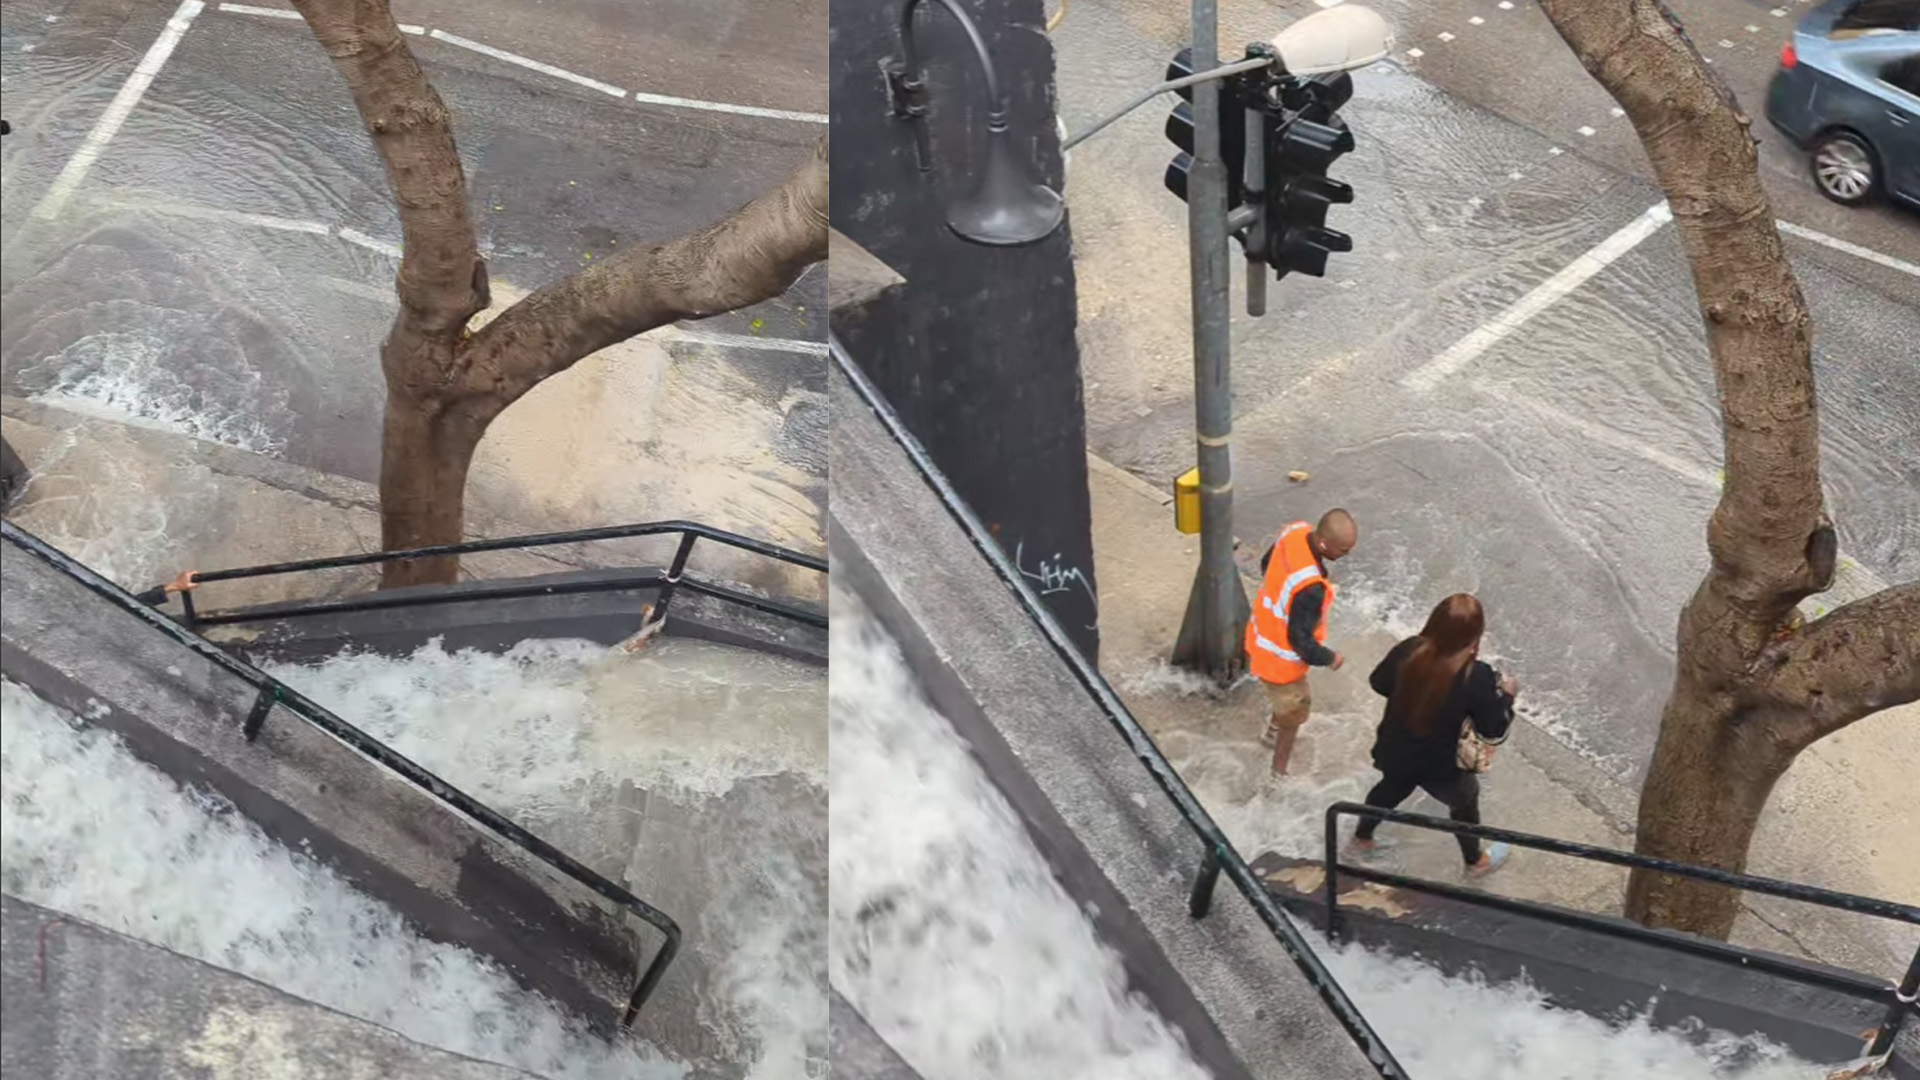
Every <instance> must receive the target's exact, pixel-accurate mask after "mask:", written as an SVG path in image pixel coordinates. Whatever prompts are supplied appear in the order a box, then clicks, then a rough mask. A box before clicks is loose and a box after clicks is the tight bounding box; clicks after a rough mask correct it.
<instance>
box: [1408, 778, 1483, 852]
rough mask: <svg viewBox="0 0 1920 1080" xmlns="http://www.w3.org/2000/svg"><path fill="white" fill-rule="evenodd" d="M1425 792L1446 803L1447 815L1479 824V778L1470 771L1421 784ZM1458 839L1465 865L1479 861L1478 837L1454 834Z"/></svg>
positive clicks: (1462, 822)
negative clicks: (1435, 781) (1465, 861)
mask: <svg viewBox="0 0 1920 1080" xmlns="http://www.w3.org/2000/svg"><path fill="white" fill-rule="evenodd" d="M1420 786H1421V787H1423V788H1425V789H1427V794H1429V795H1431V796H1433V797H1434V798H1436V799H1439V800H1440V801H1441V802H1443V803H1446V804H1447V812H1448V816H1450V817H1452V818H1453V820H1455V821H1458V822H1460V823H1461V824H1463V825H1478V824H1480V778H1479V777H1477V776H1475V775H1474V774H1472V773H1470V772H1462V773H1455V774H1454V775H1453V776H1452V777H1451V778H1449V779H1447V780H1442V781H1439V782H1437V783H1428V784H1421V785H1420ZM1454 839H1456V840H1458V841H1460V857H1461V858H1463V859H1465V860H1467V865H1468V866H1472V865H1473V864H1475V863H1477V862H1479V861H1480V838H1479V837H1476V836H1455V837H1454Z"/></svg>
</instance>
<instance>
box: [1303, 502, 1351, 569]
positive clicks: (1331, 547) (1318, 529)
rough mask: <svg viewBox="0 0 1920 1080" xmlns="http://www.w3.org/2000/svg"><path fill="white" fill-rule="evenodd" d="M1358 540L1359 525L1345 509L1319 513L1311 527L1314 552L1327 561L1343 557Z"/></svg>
mask: <svg viewBox="0 0 1920 1080" xmlns="http://www.w3.org/2000/svg"><path fill="white" fill-rule="evenodd" d="M1359 540H1360V526H1358V525H1355V524H1354V523H1353V515H1352V514H1349V513H1347V512H1346V511H1345V510H1329V511H1327V512H1326V513H1324V514H1322V515H1320V524H1318V525H1316V526H1314V529H1313V547H1314V554H1316V555H1319V556H1320V557H1321V558H1323V559H1326V560H1328V561H1332V560H1334V559H1339V558H1342V557H1344V556H1345V555H1346V554H1347V552H1349V551H1352V550H1353V545H1354V544H1356V543H1358V542H1359Z"/></svg>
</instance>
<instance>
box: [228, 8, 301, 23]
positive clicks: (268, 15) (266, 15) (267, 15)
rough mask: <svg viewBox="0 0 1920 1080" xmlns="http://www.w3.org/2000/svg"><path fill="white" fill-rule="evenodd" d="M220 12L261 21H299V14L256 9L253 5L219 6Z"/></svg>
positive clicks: (287, 11) (285, 10) (278, 10)
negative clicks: (249, 16) (257, 18)
mask: <svg viewBox="0 0 1920 1080" xmlns="http://www.w3.org/2000/svg"><path fill="white" fill-rule="evenodd" d="M220 10H221V11H225V12H229V13H231V14H234V15H258V16H260V17H261V18H263V19H291V20H293V21H294V22H299V21H300V13H299V12H297V11H289V10H287V9H286V8H270V7H257V6H255V5H253V4H221V5H220Z"/></svg>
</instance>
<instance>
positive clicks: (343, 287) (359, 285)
mask: <svg viewBox="0 0 1920 1080" xmlns="http://www.w3.org/2000/svg"><path fill="white" fill-rule="evenodd" d="M315 280H316V281H318V282H320V284H322V285H325V286H326V287H327V288H329V289H332V290H334V291H336V292H343V293H346V294H347V295H348V296H357V297H359V298H360V299H362V300H372V301H373V302H374V303H377V304H385V305H387V306H388V307H396V306H398V305H399V303H400V298H399V297H397V296H395V295H394V292H393V289H392V288H391V287H388V288H385V289H376V288H374V287H373V286H372V285H368V284H366V283H365V282H362V281H351V280H348V279H347V278H337V277H330V276H328V275H326V274H322V275H320V276H319V277H318V278H316V279H315Z"/></svg>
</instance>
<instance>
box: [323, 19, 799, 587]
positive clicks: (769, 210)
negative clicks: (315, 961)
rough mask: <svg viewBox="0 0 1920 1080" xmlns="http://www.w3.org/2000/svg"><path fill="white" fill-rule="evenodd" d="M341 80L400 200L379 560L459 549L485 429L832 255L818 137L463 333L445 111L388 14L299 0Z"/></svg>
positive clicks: (395, 574)
mask: <svg viewBox="0 0 1920 1080" xmlns="http://www.w3.org/2000/svg"><path fill="white" fill-rule="evenodd" d="M293 5H294V7H295V8H297V9H298V10H299V12H300V14H301V16H302V17H303V18H304V19H306V21H307V25H308V26H309V27H311V28H312V30H313V33H314V36H315V37H317V38H318V39H319V40H320V43H321V45H323V46H324V47H325V48H326V51H327V54H328V55H329V56H331V57H332V58H333V61H334V65H335V66H336V67H337V68H339V70H340V72H341V74H342V75H343V76H344V77H345V78H346V82H347V87H348V89H349V90H350V91H352V93H353V101H354V105H355V107H356V108H358V110H359V112H360V117H361V120H362V121H363V122H364V123H365V124H366V126H367V130H368V132H369V134H371V135H372V137H373V142H374V147H375V149H377V150H378V151H379V152H380V160H381V162H382V164H383V165H384V166H385V169H386V175H387V183H388V185H389V186H390V187H392V189H393V195H394V201H395V203H396V204H398V207H399V211H400V225H401V229H402V231H403V234H404V244H403V246H402V248H401V251H402V254H401V259H400V272H399V275H398V277H397V278H396V280H395V282H394V289H395V292H396V293H398V295H399V299H400V313H399V315H398V316H397V317H396V318H395V319H394V323H393V327H392V329H391V330H390V331H388V334H387V340H386V343H385V345H384V346H383V347H382V349H381V367H382V370H383V371H384V372H385V375H386V381H387V402H388V404H387V417H386V426H385V440H384V443H383V446H382V451H381V453H382V459H381V466H380V513H381V535H382V541H383V544H384V545H385V548H386V550H388V551H393V550H398V549H404V548H412V547H428V546H437V545H443V544H455V543H458V542H459V541H460V540H461V539H463V537H464V532H463V528H462V526H463V519H464V508H465V501H466V479H467V468H468V466H469V465H470V464H471V463H472V461H473V453H474V450H475V448H476V447H477V446H478V445H479V442H480V438H481V436H482V435H483V434H485V432H486V427H487V424H488V423H489V422H491V421H492V420H493V418H494V417H495V416H498V415H499V414H500V412H501V410H503V409H505V408H506V407H507V406H508V405H510V404H512V403H513V402H514V401H516V400H518V399H519V398H520V396H521V395H523V394H525V393H526V392H527V391H529V390H531V389H533V388H534V387H535V386H537V385H539V384H540V382H541V381H542V380H544V379H547V378H550V377H552V376H553V375H556V374H558V373H560V372H562V371H565V370H566V369H567V368H569V367H571V366H572V365H573V364H575V363H577V362H579V361H580V360H583V359H585V358H586V357H587V356H589V355H591V354H592V353H594V352H596V351H598V350H600V349H603V348H605V347H607V346H609V345H613V344H616V343H618V342H621V341H625V340H626V339H628V338H630V337H634V336H636V335H638V334H643V333H646V332H647V331H649V330H652V329H655V328H656V327H660V326H664V325H667V324H668V323H672V322H675V321H677V320H680V319H698V318H705V317H707V316H710V315H718V314H721V313H723V312H728V311H733V310H736V309H738V308H742V307H747V306H749V305H752V304H757V303H760V302H761V301H763V300H770V299H772V298H774V297H776V296H779V295H780V294H781V293H783V292H785V291H786V290H787V289H788V288H789V287H790V286H792V285H793V283H794V282H795V281H796V280H797V279H798V278H799V276H800V274H801V273H803V272H804V271H805V270H806V268H807V267H809V266H811V265H813V264H814V263H817V262H819V261H820V260H822V259H824V258H826V253H827V141H826V140H825V139H822V140H821V141H820V143H819V145H818V146H817V147H816V148H815V150H814V153H813V156H812V157H811V158H810V159H809V160H808V161H806V162H804V163H802V164H801V166H800V167H799V168H798V169H796V170H795V171H794V172H793V174H792V175H790V176H789V177H788V178H787V179H786V181H785V182H784V183H782V184H781V185H780V186H779V187H778V188H776V189H774V190H773V191H772V192H769V193H768V194H766V195H763V196H761V197H760V198H758V199H755V200H754V201H753V202H751V203H748V204H747V205H746V206H744V207H742V208H741V209H739V210H738V211H735V212H734V213H733V214H732V215H730V216H728V217H727V218H725V219H724V220H722V221H720V222H718V223H716V224H714V225H711V226H709V227H707V228H705V229H701V230H699V231H698V232H695V233H691V234H689V235H687V236H684V237H681V238H679V239H676V240H672V241H669V242H667V243H665V244H660V245H655V246H635V247H631V248H628V249H627V250H626V251H623V252H620V253H618V254H616V255H615V256H613V257H612V258H609V259H606V260H603V261H602V262H599V263H596V264H594V265H593V266H591V267H589V268H588V269H586V270H583V271H581V272H579V273H577V274H574V275H573V276H572V277H569V278H566V279H563V280H561V281H558V282H554V283H552V284H549V285H546V286H544V287H542V288H540V289H537V290H535V291H534V292H532V293H530V294H528V295H527V296H526V297H525V298H523V299H522V300H521V301H520V302H518V303H516V304H514V305H513V306H512V307H511V308H509V309H507V310H506V311H504V312H502V313H500V315H499V316H498V317H497V318H495V319H494V320H493V321H492V322H490V323H488V324H487V325H486V326H485V327H483V328H481V329H480V330H479V331H477V332H474V333H472V334H471V335H469V333H468V326H469V324H470V323H471V321H472V319H473V316H474V315H476V314H478V313H479V312H481V311H484V310H486V308H487V306H488V304H489V303H490V298H489V288H488V279H487V266H486V263H485V262H484V261H483V260H482V259H481V257H480V252H479V248H478V245H477V243H476V241H475V238H474V231H473V224H472V221H471V219H470V217H469V215H468V206H467V185H466V174H465V173H464V171H463V170H462V168H461V165H460V153H459V150H458V149H457V148H456V147H455V145H454V140H453V122H452V117H451V115H450V114H449V113H448V110H447V107H446V104H445V102H443V101H442V100H441V99H440V95H439V94H438V93H436V92H435V91H434V89H433V86H432V85H431V84H430V83H429V82H428V81H427V77H426V73H425V72H423V71H422V70H421V69H420V65H419V64H418V63H416V62H415V61H414V58H413V54H412V52H411V51H409V48H408V46H407V41H406V38H405V36H404V35H402V34H401V33H400V29H399V27H398V25H396V24H395V22H394V18H393V13H392V11H391V10H390V9H389V8H388V0H293ZM458 574H459V560H458V559H457V558H455V557H452V556H446V557H437V558H431V559H421V560H418V561H415V562H412V563H407V564H390V565H389V566H388V567H387V568H386V570H385V572H384V573H383V575H382V578H381V587H382V588H393V587H396V586H400V585H421V584H451V583H452V582H453V581H454V580H455V579H456V578H457V577H458Z"/></svg>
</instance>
